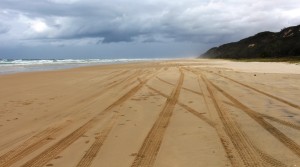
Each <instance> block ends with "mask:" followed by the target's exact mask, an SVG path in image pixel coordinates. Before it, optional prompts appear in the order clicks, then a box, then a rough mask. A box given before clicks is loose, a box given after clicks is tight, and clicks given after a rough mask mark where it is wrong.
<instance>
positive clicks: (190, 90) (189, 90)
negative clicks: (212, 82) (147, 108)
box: [155, 76, 203, 96]
mask: <svg viewBox="0 0 300 167" xmlns="http://www.w3.org/2000/svg"><path fill="white" fill-rule="evenodd" d="M155 78H157V79H158V80H160V81H162V82H164V83H166V84H168V85H172V86H175V84H173V83H171V82H168V81H166V80H164V79H162V78H160V77H158V76H156V77H155ZM182 89H183V90H186V91H188V92H192V93H195V94H197V95H200V96H203V94H202V93H200V92H197V91H194V90H192V89H189V88H185V87H182Z"/></svg>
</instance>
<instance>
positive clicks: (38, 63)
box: [0, 59, 166, 75]
mask: <svg viewBox="0 0 300 167" xmlns="http://www.w3.org/2000/svg"><path fill="white" fill-rule="evenodd" d="M155 60H166V59H47V60H45V59H0V75H1V74H11V73H19V72H32V71H50V70H59V69H68V68H75V67H81V66H91V65H100V64H117V63H127V62H142V61H155Z"/></svg>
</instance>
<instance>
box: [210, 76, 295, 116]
mask: <svg viewBox="0 0 300 167" xmlns="http://www.w3.org/2000/svg"><path fill="white" fill-rule="evenodd" d="M213 74H215V75H218V76H220V77H223V78H226V79H228V80H230V81H232V82H235V83H237V84H239V85H242V86H244V87H246V88H249V89H251V90H254V91H256V92H258V93H261V94H263V95H266V96H268V97H271V98H273V99H276V100H277V101H280V102H282V103H284V104H287V105H289V106H291V107H294V108H297V109H299V110H300V106H299V105H297V104H294V103H292V102H289V101H287V100H284V99H282V98H280V97H277V96H274V95H272V94H270V93H267V92H264V91H262V90H259V89H256V88H254V87H252V86H249V85H246V84H244V83H242V82H239V81H237V80H234V79H232V78H229V77H227V76H224V75H221V74H217V73H213Z"/></svg>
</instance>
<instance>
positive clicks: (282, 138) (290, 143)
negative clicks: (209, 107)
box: [211, 82, 300, 157]
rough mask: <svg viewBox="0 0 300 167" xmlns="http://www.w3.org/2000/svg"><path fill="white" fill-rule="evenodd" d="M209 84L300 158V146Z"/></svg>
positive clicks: (222, 91)
mask: <svg viewBox="0 0 300 167" xmlns="http://www.w3.org/2000/svg"><path fill="white" fill-rule="evenodd" d="M211 84H212V86H214V87H215V88H216V89H218V90H219V91H220V92H221V93H222V94H223V95H224V96H226V97H227V98H228V99H230V100H231V101H232V102H233V103H234V104H235V105H237V106H239V107H240V108H241V109H242V111H244V112H245V113H246V114H247V115H248V116H250V117H251V118H252V119H253V120H255V121H256V122H257V123H258V124H260V125H261V126H262V127H263V128H264V129H265V130H267V131H268V132H269V133H270V134H272V135H273V136H274V137H275V138H276V139H278V140H279V141H280V142H281V143H282V144H284V145H285V146H286V147H287V148H289V149H290V150H291V151H293V152H294V153H295V154H296V155H297V156H298V157H300V146H299V145H298V144H297V143H296V142H295V141H293V140H292V139H290V138H289V137H287V136H286V135H285V134H284V133H282V132H281V131H280V130H278V129H277V128H276V127H274V126H273V125H272V124H271V123H269V122H267V121H265V120H264V119H263V118H262V117H261V116H260V114H259V113H257V112H256V111H253V110H252V109H250V108H248V107H247V106H245V105H244V104H242V103H241V102H240V101H238V100H237V99H235V98H234V97H233V96H231V95H229V94H228V93H227V92H225V91H224V90H222V89H221V88H219V87H218V86H217V85H215V84H214V83H212V82H211Z"/></svg>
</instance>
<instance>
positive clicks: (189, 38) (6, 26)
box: [0, 0, 300, 49]
mask: <svg viewBox="0 0 300 167" xmlns="http://www.w3.org/2000/svg"><path fill="white" fill-rule="evenodd" d="M299 10H300V2H299V1H298V0H290V1H289V2H288V3H287V2H286V1H284V0H272V1H271V0H261V1H258V2H253V1H249V0H247V1H246V0H202V1H199V0H173V1H169V0H168V1H167V0H144V1H136V0H111V1H104V0H82V1H80V0H38V1H37V0H26V1H21V0H1V2H0V44H1V45H2V47H4V46H18V45H21V46H39V45H54V46H76V45H80V46H85V45H95V46H97V45H98V46H99V45H106V47H108V46H111V44H113V43H122V44H123V45H124V44H125V43H157V44H160V45H161V44H162V43H180V42H189V43H193V44H198V45H199V48H203V47H202V46H206V47H210V46H214V45H218V44H222V43H225V42H231V41H236V40H239V39H241V38H244V37H246V36H249V35H253V34H255V33H257V32H260V31H265V30H270V31H279V30H280V29H281V28H283V27H286V26H290V25H296V24H299V23H300V13H299V12H298V11H299ZM170 49H171V48H170Z"/></svg>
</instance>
